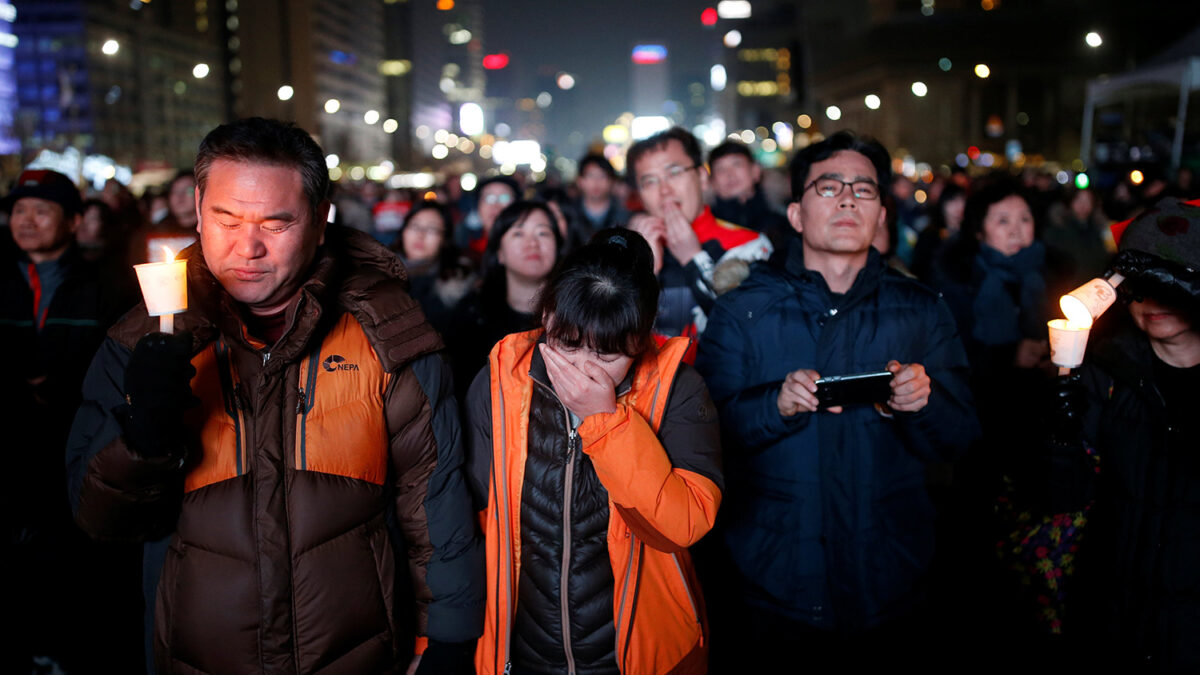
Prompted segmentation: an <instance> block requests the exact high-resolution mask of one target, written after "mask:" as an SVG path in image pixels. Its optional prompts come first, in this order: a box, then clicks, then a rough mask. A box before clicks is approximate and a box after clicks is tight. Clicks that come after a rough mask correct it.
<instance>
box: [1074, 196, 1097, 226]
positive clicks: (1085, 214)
mask: <svg viewBox="0 0 1200 675" xmlns="http://www.w3.org/2000/svg"><path fill="white" fill-rule="evenodd" d="M1095 208H1096V199H1095V198H1094V197H1093V196H1092V192H1091V191H1090V190H1080V191H1079V192H1076V193H1075V196H1074V197H1072V198H1071V215H1073V216H1075V220H1078V221H1079V222H1081V223H1086V222H1087V221H1088V219H1090V218H1091V217H1092V211H1093V210H1094V209H1095Z"/></svg>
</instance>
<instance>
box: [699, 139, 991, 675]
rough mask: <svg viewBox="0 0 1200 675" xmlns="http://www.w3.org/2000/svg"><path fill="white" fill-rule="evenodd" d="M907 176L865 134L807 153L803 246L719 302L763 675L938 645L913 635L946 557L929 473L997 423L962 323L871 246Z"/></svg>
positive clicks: (711, 367) (732, 486) (796, 205)
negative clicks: (940, 552) (848, 385)
mask: <svg viewBox="0 0 1200 675" xmlns="http://www.w3.org/2000/svg"><path fill="white" fill-rule="evenodd" d="M890 166H891V161H890V158H889V157H888V154H887V151H886V150H885V149H884V148H883V147H882V146H881V145H879V144H878V143H875V142H873V141H867V140H863V139H859V138H857V137H855V136H854V135H853V134H850V133H849V132H839V133H837V134H834V135H833V136H831V137H830V138H829V139H827V140H825V141H822V142H820V143H817V144H814V145H810V146H808V147H807V148H805V149H804V150H801V151H800V152H799V153H798V154H797V155H796V158H795V160H794V161H793V163H792V167H791V171H792V188H793V190H792V192H793V195H794V198H795V201H794V202H793V203H792V204H791V205H790V206H789V207H788V220H789V222H790V223H791V226H792V228H793V229H794V230H795V232H796V233H798V234H799V235H800V236H793V237H792V239H791V241H790V242H789V248H788V249H787V251H786V255H783V256H780V257H779V259H778V260H773V261H772V262H771V263H769V264H767V265H758V266H756V267H755V268H754V271H753V272H752V273H751V275H750V277H749V278H748V279H747V280H746V281H745V282H743V283H742V285H741V286H739V287H738V288H737V289H736V290H734V291H731V292H730V293H728V294H727V295H724V296H722V297H721V298H719V299H718V300H717V302H716V306H715V308H714V310H713V313H712V315H711V317H710V319H709V322H708V328H707V330H706V331H705V333H704V337H703V339H702V340H701V342H700V349H699V355H698V358H697V360H696V367H697V369H698V370H699V371H700V373H701V374H702V375H704V377H705V379H706V381H707V383H708V386H709V389H710V390H711V391H712V394H713V399H714V401H715V402H716V404H717V406H718V409H719V410H720V412H721V422H722V430H723V432H725V438H726V446H725V448H726V458H727V459H726V462H727V465H726V474H727V477H728V481H729V483H728V484H729V490H728V492H727V496H726V503H725V509H726V510H725V512H724V513H725V516H726V520H725V521H724V544H725V547H726V549H727V551H728V554H729V556H730V558H731V560H732V564H733V566H734V569H735V570H736V574H735V575H734V578H733V579H732V581H733V585H734V586H735V587H736V589H737V593H738V594H739V598H738V602H737V605H738V606H737V607H736V609H735V610H734V611H733V614H734V615H735V616H736V617H737V618H736V622H737V626H736V627H735V628H734V630H732V631H731V633H729V634H727V636H726V637H727V638H729V637H731V638H732V642H733V643H734V644H736V645H737V650H738V653H737V661H736V662H737V663H738V664H741V666H742V668H741V669H744V670H747V671H754V670H759V669H762V670H764V671H765V670H769V669H770V668H771V665H772V664H777V663H780V662H786V661H780V659H789V658H797V657H798V658H803V659H804V660H805V663H806V664H808V665H809V666H810V667H812V668H815V669H816V670H827V669H833V668H835V667H837V668H840V669H845V668H846V667H847V666H852V665H853V664H857V663H860V662H862V663H872V664H873V663H875V661H872V659H878V660H893V659H894V660H895V661H893V662H896V661H899V662H902V661H904V660H905V659H906V658H915V657H916V652H915V650H917V649H927V645H928V642H927V640H921V639H913V638H918V637H923V636H921V635H920V631H921V630H922V623H921V622H920V621H919V620H917V619H919V617H920V612H921V610H922V604H923V597H922V596H923V593H922V581H923V576H924V575H925V573H926V572H927V570H928V566H929V563H930V560H931V558H932V555H933V532H934V512H933V508H932V506H931V504H930V501H929V497H928V495H927V494H926V489H925V464H926V463H927V462H933V461H939V460H950V459H953V458H955V457H956V456H958V455H959V454H960V453H961V452H963V451H964V450H965V449H966V448H967V447H968V446H969V445H970V444H971V443H972V442H973V441H974V440H975V439H976V438H977V437H978V435H979V427H978V423H977V421H976V419H975V413H974V410H973V407H972V404H971V398H970V393H969V390H968V387H967V381H966V369H967V363H966V356H965V354H964V352H963V348H962V345H961V343H960V342H959V339H958V336H957V333H956V330H955V326H954V320H953V318H952V317H951V315H950V312H949V310H948V309H947V308H946V306H945V304H944V303H943V302H942V301H941V300H940V299H939V298H938V297H937V295H935V294H934V293H933V292H931V291H929V290H928V289H926V288H925V287H924V286H921V285H920V284H918V283H917V282H915V281H913V280H911V279H908V278H906V277H903V276H901V275H899V274H897V273H895V272H892V271H890V270H888V269H887V267H886V265H885V264H884V262H883V261H882V259H881V258H880V256H879V254H878V253H877V252H876V251H875V250H874V249H873V248H872V247H871V241H872V239H873V237H874V235H875V231H876V228H878V227H881V226H882V225H883V224H884V222H885V217H886V214H885V210H884V206H883V203H882V202H881V196H882V195H884V194H886V193H887V190H888V183H889V181H890V178H891V171H890ZM885 369H886V370H887V371H889V372H891V373H892V374H893V375H892V378H891V381H890V385H884V386H883V387H882V389H883V391H882V392H880V393H879V394H876V396H878V398H876V399H875V400H874V401H873V404H872V403H861V404H846V405H834V406H833V407H829V408H824V407H821V406H820V405H819V403H818V398H817V395H816V392H817V389H818V386H817V380H818V379H819V378H821V376H836V375H849V374H855V373H864V372H871V371H882V370H885ZM714 630H715V629H714ZM714 635H715V633H714ZM720 639H721V637H720V636H715V637H714V648H719V647H721V645H720V644H718V643H717V641H719V640H720ZM921 658H928V654H923V655H922V656H921ZM756 666H761V668H756Z"/></svg>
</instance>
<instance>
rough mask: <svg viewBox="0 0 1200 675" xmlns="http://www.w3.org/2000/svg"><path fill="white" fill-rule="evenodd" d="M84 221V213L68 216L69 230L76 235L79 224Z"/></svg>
mask: <svg viewBox="0 0 1200 675" xmlns="http://www.w3.org/2000/svg"><path fill="white" fill-rule="evenodd" d="M82 222H83V214H82V213H76V214H75V215H73V216H67V230H69V231H70V232H71V235H72V236H74V234H75V233H76V232H78V231H79V224H80V223H82Z"/></svg>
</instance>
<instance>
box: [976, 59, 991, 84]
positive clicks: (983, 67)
mask: <svg viewBox="0 0 1200 675" xmlns="http://www.w3.org/2000/svg"><path fill="white" fill-rule="evenodd" d="M991 74H992V69H991V68H988V67H987V64H986V63H977V64H975V77H978V78H979V79H981V80H986V79H987V77H988V75H991Z"/></svg>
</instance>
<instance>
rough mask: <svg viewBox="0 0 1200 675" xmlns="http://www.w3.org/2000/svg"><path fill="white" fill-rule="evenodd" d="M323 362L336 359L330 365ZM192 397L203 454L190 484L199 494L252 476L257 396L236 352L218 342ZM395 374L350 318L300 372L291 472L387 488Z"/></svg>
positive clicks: (203, 354) (204, 356)
mask: <svg viewBox="0 0 1200 675" xmlns="http://www.w3.org/2000/svg"><path fill="white" fill-rule="evenodd" d="M322 354H327V355H328V354H336V356H332V357H329V358H328V359H326V360H325V361H322V360H321V355H322ZM192 365H193V366H195V368H196V375H195V376H194V377H193V378H192V391H193V392H195V394H196V396H197V398H199V399H200V401H201V405H200V406H199V407H198V408H197V409H195V410H193V411H191V412H189V414H188V419H189V421H190V422H191V424H192V425H193V426H195V427H196V428H198V429H199V432H200V434H199V435H200V448H199V449H198V450H196V451H193V452H198V453H199V458H198V459H195V460H194V465H193V466H192V468H191V469H190V470H189V471H188V474H187V477H186V478H185V479H184V492H192V491H193V490H198V489H200V488H202V487H205V486H208V485H212V484H213V483H217V482H219V481H222V480H227V479H230V478H234V477H235V476H240V475H242V474H244V473H246V472H247V471H248V470H249V468H250V466H251V465H252V463H253V457H252V454H253V453H254V452H256V451H257V449H256V448H253V447H251V442H250V439H248V438H247V436H246V425H247V418H248V417H249V416H250V415H251V413H250V412H249V409H250V408H252V407H253V406H252V404H253V401H251V393H250V392H249V391H247V390H246V389H245V388H244V387H243V386H242V384H241V381H240V380H241V378H240V377H239V375H238V372H237V369H236V368H235V367H234V365H233V359H232V358H231V355H230V354H229V347H228V346H227V345H226V344H225V342H224V340H223V339H221V340H216V341H214V342H212V343H210V344H209V345H208V346H207V347H205V348H204V349H202V350H200V352H199V353H198V354H196V355H195V356H194V357H192ZM390 378H391V374H390V373H387V372H385V371H384V370H383V367H382V365H381V364H380V363H379V357H378V356H377V355H376V354H375V350H374V348H372V347H371V343H370V341H369V340H368V339H367V336H366V333H364V332H363V329H362V326H361V325H359V323H358V321H356V320H355V319H354V317H353V316H352V315H350V314H349V313H346V314H345V315H343V316H342V318H341V319H340V320H339V321H338V323H337V324H336V325H335V326H334V327H333V329H332V330H330V331H329V334H328V335H326V336H325V338H324V340H322V341H321V345H320V348H319V349H318V350H314V351H313V352H312V353H310V354H308V355H307V356H305V357H304V359H303V360H302V361H301V362H300V367H299V382H298V383H297V385H298V387H299V391H300V395H299V396H300V400H298V401H297V405H296V412H295V415H296V422H295V424H296V434H295V438H296V441H295V446H294V447H293V448H291V452H290V454H291V455H292V457H291V461H290V462H289V466H288V468H294V469H298V470H305V471H320V472H322V473H331V474H336V475H339V476H346V477H348V478H355V479H358V480H362V481H366V482H368V483H373V484H375V485H383V484H384V481H385V479H386V477H387V470H388V467H387V462H388V430H387V423H386V421H385V418H384V413H383V396H384V392H385V391H386V389H387V386H388V381H389V380H390Z"/></svg>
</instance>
